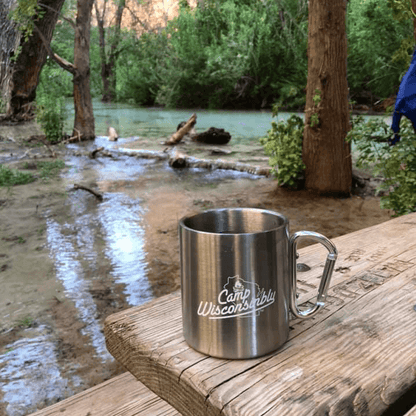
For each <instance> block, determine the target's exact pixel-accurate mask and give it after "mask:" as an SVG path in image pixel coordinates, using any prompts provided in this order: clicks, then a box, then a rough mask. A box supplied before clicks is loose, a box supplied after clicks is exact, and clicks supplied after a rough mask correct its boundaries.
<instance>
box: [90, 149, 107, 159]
mask: <svg viewBox="0 0 416 416" xmlns="http://www.w3.org/2000/svg"><path fill="white" fill-rule="evenodd" d="M102 150H104V147H98V148H97V149H94V150H93V151H92V152H90V154H89V155H88V157H89V158H90V159H95V156H96V155H97V153H98V152H101V151H102Z"/></svg>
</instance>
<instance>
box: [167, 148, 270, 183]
mask: <svg viewBox="0 0 416 416" xmlns="http://www.w3.org/2000/svg"><path fill="white" fill-rule="evenodd" d="M168 163H169V166H171V167H173V168H190V167H192V168H202V169H210V170H214V169H224V170H236V171H238V172H245V173H251V174H253V175H259V176H270V174H271V168H270V167H263V166H252V165H248V164H247V163H241V162H232V161H228V160H222V159H216V160H210V159H198V158H196V157H193V156H188V155H186V154H185V153H183V152H181V151H179V150H178V149H177V148H176V147H175V148H173V149H172V150H171V151H169V152H168Z"/></svg>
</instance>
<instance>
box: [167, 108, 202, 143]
mask: <svg viewBox="0 0 416 416" xmlns="http://www.w3.org/2000/svg"><path fill="white" fill-rule="evenodd" d="M195 124H196V114H195V113H194V114H192V116H191V117H190V118H189V120H188V121H187V122H186V123H185V124H184V125H183V126H182V127H181V128H180V129H179V130H178V131H176V132H175V133H173V134H172V136H170V138H169V139H168V140H167V141H166V142H165V144H167V145H169V146H173V145H175V144H178V143H179V142H180V141H181V140H182V138H183V136H185V134H187V133H189V132H190V131H191V130H192V128H193V127H194V126H195Z"/></svg>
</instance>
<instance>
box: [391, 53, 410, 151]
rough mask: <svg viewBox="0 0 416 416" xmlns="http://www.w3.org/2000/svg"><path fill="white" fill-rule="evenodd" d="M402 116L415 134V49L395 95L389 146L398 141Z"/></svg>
mask: <svg viewBox="0 0 416 416" xmlns="http://www.w3.org/2000/svg"><path fill="white" fill-rule="evenodd" d="M403 116H405V117H407V118H408V119H409V120H410V121H411V122H412V124H413V129H414V130H415V133H416V49H415V51H414V52H413V57H412V62H411V63H410V66H409V69H408V70H407V72H406V74H405V75H404V76H403V78H402V81H401V83H400V88H399V92H398V93H397V98H396V105H395V108H394V113H393V120H392V123H391V129H392V130H393V131H394V137H393V138H392V139H389V144H390V145H391V146H393V145H395V144H396V143H397V142H398V141H400V136H399V131H400V120H401V118H402V117H403Z"/></svg>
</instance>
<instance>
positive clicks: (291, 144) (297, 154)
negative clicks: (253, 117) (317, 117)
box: [260, 107, 305, 188]
mask: <svg viewBox="0 0 416 416" xmlns="http://www.w3.org/2000/svg"><path fill="white" fill-rule="evenodd" d="M273 117H277V107H275V108H274V111H273ZM304 127H305V125H304V122H303V119H302V118H301V117H299V116H296V115H292V116H290V118H289V119H288V120H287V121H283V120H281V121H279V122H278V123H276V122H275V121H272V128H271V129H270V130H269V131H268V132H267V137H265V138H262V139H260V142H261V144H262V145H263V146H264V151H265V153H266V155H268V156H270V159H269V165H270V166H271V167H272V168H273V169H272V172H273V174H274V175H275V176H276V178H277V180H278V183H279V185H280V186H281V185H287V186H289V187H294V188H296V187H297V186H298V184H299V179H300V177H301V175H302V173H303V171H304V170H305V165H304V164H303V161H302V142H303V130H304Z"/></svg>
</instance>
